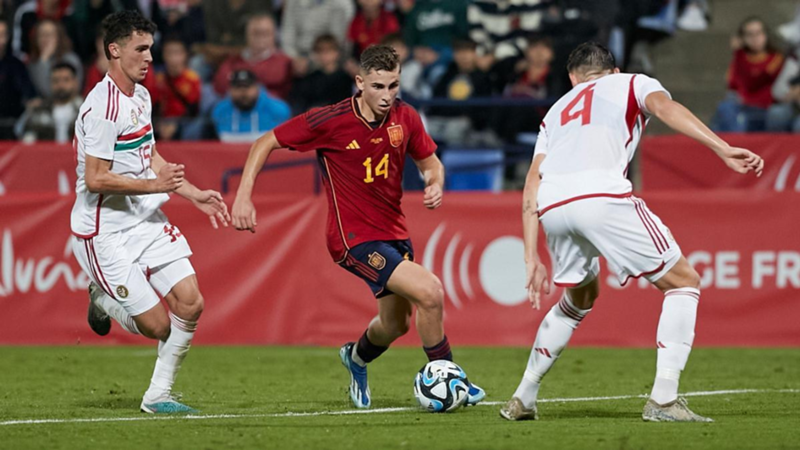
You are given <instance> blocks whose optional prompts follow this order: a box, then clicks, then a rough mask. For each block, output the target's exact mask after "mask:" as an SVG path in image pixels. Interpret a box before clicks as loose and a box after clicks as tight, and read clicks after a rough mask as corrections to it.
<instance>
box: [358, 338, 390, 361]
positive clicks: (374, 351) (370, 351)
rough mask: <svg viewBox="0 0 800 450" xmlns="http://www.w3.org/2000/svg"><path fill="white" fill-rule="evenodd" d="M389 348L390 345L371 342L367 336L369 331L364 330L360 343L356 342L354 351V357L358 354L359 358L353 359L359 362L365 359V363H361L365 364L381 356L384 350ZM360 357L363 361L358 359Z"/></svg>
mask: <svg viewBox="0 0 800 450" xmlns="http://www.w3.org/2000/svg"><path fill="white" fill-rule="evenodd" d="M388 349H389V347H381V346H380V345H375V344H373V343H372V342H370V340H369V337H367V332H366V331H364V334H362V335H361V338H359V339H358V344H356V348H355V352H354V353H356V354H355V355H353V356H354V357H355V356H357V357H358V358H353V359H354V360H355V361H356V363H359V364H360V363H361V362H362V361H363V362H364V364H360V365H365V364H367V363H369V362H372V361H374V360H375V359H376V358H377V357H378V356H381V355H382V354H383V352H385V351H386V350H388ZM358 359H361V361H358Z"/></svg>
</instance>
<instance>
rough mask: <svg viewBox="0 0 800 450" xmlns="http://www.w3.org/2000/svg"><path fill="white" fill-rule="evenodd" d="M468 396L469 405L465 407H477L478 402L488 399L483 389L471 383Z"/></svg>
mask: <svg viewBox="0 0 800 450" xmlns="http://www.w3.org/2000/svg"><path fill="white" fill-rule="evenodd" d="M467 395H468V397H467V404H466V405H465V406H475V405H477V404H478V402H480V401H481V400H483V399H484V398H486V391H484V390H483V388H481V387H479V386H477V385H475V384H472V383H470V384H469V391H467Z"/></svg>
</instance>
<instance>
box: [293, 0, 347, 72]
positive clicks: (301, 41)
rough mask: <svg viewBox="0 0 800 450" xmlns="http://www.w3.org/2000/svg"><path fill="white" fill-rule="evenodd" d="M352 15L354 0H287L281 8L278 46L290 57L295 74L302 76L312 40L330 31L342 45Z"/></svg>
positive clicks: (306, 67) (306, 66)
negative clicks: (279, 44)
mask: <svg viewBox="0 0 800 450" xmlns="http://www.w3.org/2000/svg"><path fill="white" fill-rule="evenodd" d="M353 15H355V4H354V3H353V0H289V1H287V2H286V4H285V5H284V7H283V20H282V22H281V45H282V46H283V51H285V52H286V54H287V55H289V57H291V58H292V60H293V66H294V74H295V75H296V76H298V77H301V76H305V75H306V74H307V73H308V71H309V69H310V67H309V63H310V60H309V57H310V55H311V50H312V47H313V46H314V40H315V39H316V38H317V36H321V35H323V34H330V35H332V36H334V37H335V38H336V40H337V41H338V42H339V43H340V44H341V43H344V42H345V38H346V36H347V27H348V25H349V24H350V22H351V21H352V20H353Z"/></svg>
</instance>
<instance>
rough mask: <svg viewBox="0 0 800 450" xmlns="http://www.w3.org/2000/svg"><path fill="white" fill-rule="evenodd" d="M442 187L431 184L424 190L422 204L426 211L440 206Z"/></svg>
mask: <svg viewBox="0 0 800 450" xmlns="http://www.w3.org/2000/svg"><path fill="white" fill-rule="evenodd" d="M443 196H444V194H443V193H442V187H441V186H439V185H438V184H435V183H434V184H432V185H430V186H428V187H426V188H425V197H424V198H423V199H422V204H423V205H425V207H426V208H428V209H436V208H438V207H440V206H442V197H443Z"/></svg>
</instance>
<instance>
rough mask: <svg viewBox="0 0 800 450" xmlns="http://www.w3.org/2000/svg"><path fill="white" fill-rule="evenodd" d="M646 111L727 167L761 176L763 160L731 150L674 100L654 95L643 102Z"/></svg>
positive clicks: (738, 149)
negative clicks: (696, 143) (703, 147)
mask: <svg viewBox="0 0 800 450" xmlns="http://www.w3.org/2000/svg"><path fill="white" fill-rule="evenodd" d="M644 103H645V106H646V107H647V110H648V111H650V112H651V113H652V114H653V115H654V116H656V117H658V118H659V119H660V120H661V121H662V122H664V123H665V124H667V125H668V126H669V127H670V128H672V129H673V130H675V131H677V132H679V133H682V134H685V135H686V136H689V137H690V138H692V139H694V140H696V141H697V142H700V143H701V144H703V145H705V146H706V147H708V148H710V149H711V150H712V151H714V153H716V154H717V156H719V157H720V158H722V160H723V161H724V162H725V164H726V165H727V166H728V167H730V168H731V169H732V170H735V171H736V172H739V173H748V172H751V171H752V172H755V174H756V176H759V177H760V176H761V173H762V171H763V170H764V160H763V159H761V157H760V156H758V155H756V154H755V153H753V152H751V151H750V150H747V149H744V148H737V147H731V146H730V145H728V143H727V142H725V141H723V140H722V139H721V138H720V137H719V136H717V135H716V134H715V133H714V132H713V131H711V130H710V129H709V128H708V127H707V126H706V125H705V124H704V123H703V122H702V121H701V120H700V119H698V118H697V116H695V115H694V114H692V112H691V111H689V110H688V109H687V108H686V107H685V106H683V105H681V104H680V103H678V102H676V101H674V100H672V99H671V98H669V96H667V94H665V93H664V92H653V93H652V94H650V95H648V96H647V98H645V100H644Z"/></svg>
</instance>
